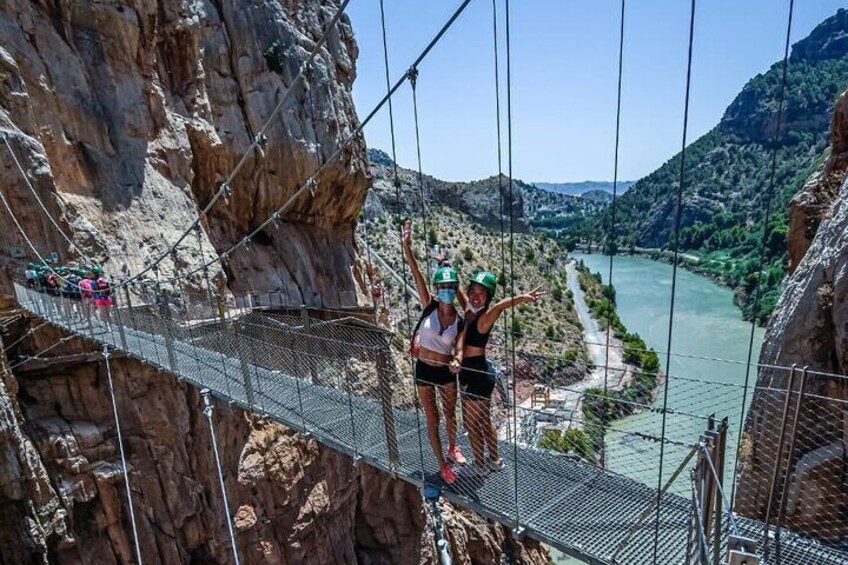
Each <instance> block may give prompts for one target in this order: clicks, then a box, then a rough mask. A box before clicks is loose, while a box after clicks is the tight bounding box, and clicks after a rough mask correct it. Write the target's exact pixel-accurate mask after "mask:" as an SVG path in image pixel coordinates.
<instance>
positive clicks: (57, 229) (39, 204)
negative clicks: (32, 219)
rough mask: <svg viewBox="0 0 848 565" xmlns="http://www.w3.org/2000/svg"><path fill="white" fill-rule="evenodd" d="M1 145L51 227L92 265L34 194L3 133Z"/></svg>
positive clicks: (32, 187)
mask: <svg viewBox="0 0 848 565" xmlns="http://www.w3.org/2000/svg"><path fill="white" fill-rule="evenodd" d="M3 143H4V144H6V149H8V151H9V155H11V156H12V160H13V161H14V162H15V167H16V168H17V169H18V172H19V173H20V174H21V177H22V178H23V179H24V183H25V184H26V185H27V188H29V191H30V192H32V195H33V196H34V197H35V201H36V202H37V203H38V206H39V207H40V208H41V210H42V211H43V212H44V214H45V215H46V216H47V219H48V220H50V223H52V224H53V226H54V227H55V228H56V231H58V232H59V235H61V236H62V238H63V239H64V240H65V241H67V242H68V245H70V246H71V247H72V248H73V249H75V250H76V251H77V252H78V253H79V254H80V256H81V257H82V258H83V259H85V260H86V261H88V263H89V264H94V263H95V261H94V260H93V259H92V258H91V257H90V256H89V255H87V254H86V253H85V251H83V250H82V248H81V247H80V246H79V245H77V244H76V243H74V241H73V240H72V239H71V238H70V237H68V235H67V234H66V233H65V231H64V230H63V229H62V228H61V227H60V226H59V223H58V222H57V221H56V220H55V219H54V218H53V215H52V214H51V213H50V211H49V210H48V209H47V206H45V205H44V202H43V201H42V200H41V197H40V196H39V195H38V192H36V190H35V187H34V186H32V183H31V182H30V180H29V177H28V176H27V174H26V171H24V168H23V166H22V165H21V162H20V160H18V156H17V155H16V154H15V151H14V149H12V145H11V143H9V136H8V135H7V134H5V133H4V134H3Z"/></svg>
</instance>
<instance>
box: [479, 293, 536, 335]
mask: <svg viewBox="0 0 848 565" xmlns="http://www.w3.org/2000/svg"><path fill="white" fill-rule="evenodd" d="M546 294H547V292H545V291H543V290H542V287H541V286H539V287H536V288H534V289H533V290H531V291H530V292H528V293H527V294H518V295H516V296H508V297H506V298H504V299H503V300H501V301H499V302H496V303H495V304H493V305H491V306H490V307H489V309H488V310H486V312H485V313H484V314H483V315H482V316H481V317H480V321H479V322H477V329H478V330H480V331H481V332H482V333H486V332H488V331H489V330H491V329H492V326H494V325H495V322H497V321H498V317H499V316H500V315H501V313H502V312H503V311H504V310H506V309H507V308H510V307H512V306H517V305H519V304H527V303H530V302H536V301H537V300H539V298H541V297H542V296H544V295H546Z"/></svg>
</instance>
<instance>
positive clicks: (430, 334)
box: [418, 310, 459, 355]
mask: <svg viewBox="0 0 848 565" xmlns="http://www.w3.org/2000/svg"><path fill="white" fill-rule="evenodd" d="M458 335H459V316H457V317H456V319H455V320H454V321H453V323H452V324H451V325H450V326H448V327H447V328H445V329H444V330H442V328H441V325H440V324H439V311H438V310H434V311H433V312H432V313H431V314H430V315H429V316H427V318H425V319H424V321H423V322H422V323H421V328H419V330H418V345H420V346H421V347H425V348H427V349H429V350H430V351H435V352H436V353H441V354H442V355H450V354H451V353H453V346H454V345H455V344H456V338H457V337H458Z"/></svg>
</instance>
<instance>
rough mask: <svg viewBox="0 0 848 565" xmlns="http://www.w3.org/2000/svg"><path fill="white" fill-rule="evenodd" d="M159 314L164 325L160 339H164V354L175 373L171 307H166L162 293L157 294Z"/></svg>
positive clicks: (175, 359) (175, 360)
mask: <svg viewBox="0 0 848 565" xmlns="http://www.w3.org/2000/svg"><path fill="white" fill-rule="evenodd" d="M158 295H159V313H160V314H161V316H162V321H163V322H164V323H165V331H164V335H163V336H162V337H164V338H165V352H166V353H167V354H168V364H169V365H170V366H171V371H173V372H174V373H176V372H177V371H178V369H179V367H178V366H177V358H176V355H175V354H174V334H173V333H172V332H173V320H172V317H171V307H170V306H169V305H168V298H167V297H166V296H165V293H164V292H159V293H158Z"/></svg>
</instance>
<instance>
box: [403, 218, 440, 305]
mask: <svg viewBox="0 0 848 565" xmlns="http://www.w3.org/2000/svg"><path fill="white" fill-rule="evenodd" d="M401 241H402V242H403V254H404V255H405V256H406V261H407V262H408V263H409V270H410V271H412V278H413V279H415V287H416V288H417V289H418V297H419V298H420V300H421V307H422V308H426V307H427V305H428V304H430V302H431V301H432V300H433V295H432V294H431V293H430V289H428V288H427V280H426V279H425V278H424V275H422V274H421V269H419V268H418V261H416V259H415V254H414V253H413V252H412V220H407V221H406V223H405V224H403V231H402V232H401Z"/></svg>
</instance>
